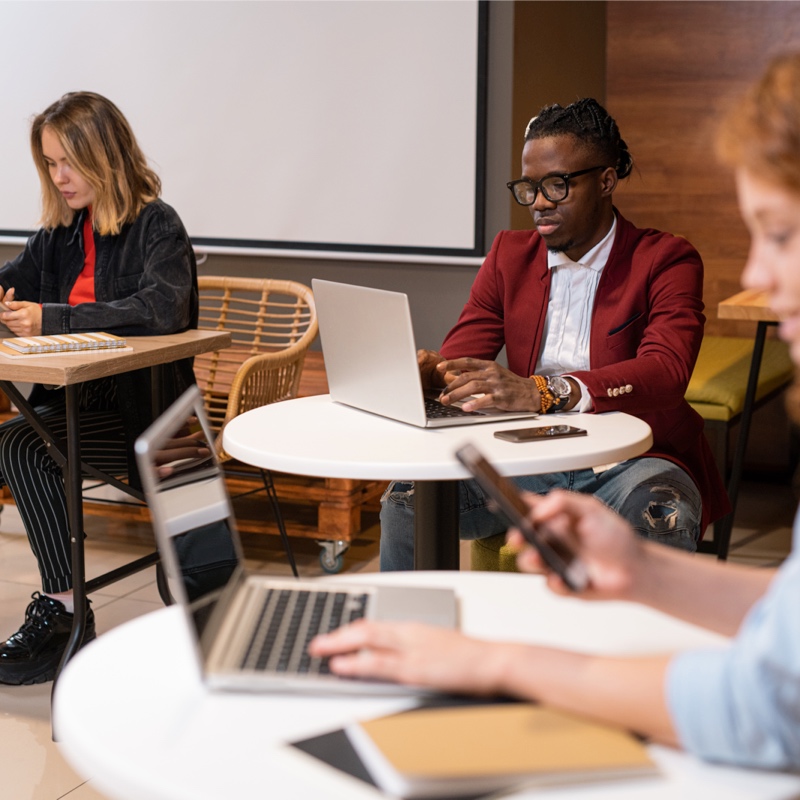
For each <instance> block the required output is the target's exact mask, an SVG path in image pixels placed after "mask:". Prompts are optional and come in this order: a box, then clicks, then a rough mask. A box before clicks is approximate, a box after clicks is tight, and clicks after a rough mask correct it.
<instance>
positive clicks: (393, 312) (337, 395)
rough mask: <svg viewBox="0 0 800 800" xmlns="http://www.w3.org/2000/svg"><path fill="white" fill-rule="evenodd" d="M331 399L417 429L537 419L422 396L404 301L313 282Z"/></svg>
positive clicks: (432, 394) (375, 291) (402, 297)
mask: <svg viewBox="0 0 800 800" xmlns="http://www.w3.org/2000/svg"><path fill="white" fill-rule="evenodd" d="M311 285H312V288H313V290H314V302H315V304H316V306H317V318H318V320H319V334H320V339H321V341H322V354H323V356H324V358H325V372H326V374H327V376H328V386H329V389H330V395H331V399H332V400H334V401H336V402H337V403H343V404H345V405H348V406H352V407H353V408H358V409H360V410H362V411H370V412H372V413H373V414H380V415H381V416H383V417H389V418H391V419H396V420H399V421H400V422H407V423H409V424H411V425H417V426H418V427H422V428H431V427H443V426H450V425H470V424H474V423H476V422H497V421H499V420H506V419H518V418H521V417H536V416H538V415H537V414H536V413H535V412H533V411H527V412H519V411H500V410H499V409H484V410H482V411H473V412H467V411H463V410H462V409H461V408H459V407H458V406H445V405H443V404H442V403H440V402H438V400H437V397H438V395H439V392H438V391H432V392H425V391H424V390H423V388H422V380H421V378H420V374H419V367H418V365H417V346H416V344H415V341H414V331H413V328H412V325H411V311H410V309H409V305H408V297H407V296H406V295H405V294H402V293H401V292H389V291H385V290H383V289H372V288H370V287H367V286H354V285H351V284H347V283H335V282H333V281H323V280H319V279H317V278H315V279H314V280H312V281H311Z"/></svg>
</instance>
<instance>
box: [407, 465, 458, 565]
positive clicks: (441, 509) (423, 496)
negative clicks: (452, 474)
mask: <svg viewBox="0 0 800 800" xmlns="http://www.w3.org/2000/svg"><path fill="white" fill-rule="evenodd" d="M458 484H459V481H415V482H414V569H458V568H459V554H460V548H459V539H458V528H459V524H458V518H459V503H458Z"/></svg>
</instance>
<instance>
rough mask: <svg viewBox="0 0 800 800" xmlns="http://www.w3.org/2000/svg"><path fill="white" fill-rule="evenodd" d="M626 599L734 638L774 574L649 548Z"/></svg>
mask: <svg viewBox="0 0 800 800" xmlns="http://www.w3.org/2000/svg"><path fill="white" fill-rule="evenodd" d="M645 545H646V546H645V548H644V552H643V557H642V560H641V564H640V569H639V570H638V571H637V575H636V580H635V582H634V585H633V587H632V589H631V592H630V596H629V597H628V598H627V599H630V600H634V601H636V602H639V603H643V604H644V605H648V606H650V607H652V608H656V609H658V610H659V611H664V612H666V613H668V614H672V615H673V616H675V617H679V618H680V619H683V620H686V621H688V622H692V623H694V624H696V625H702V626H703V627H705V628H709V629H710V630H714V631H717V632H718V633H722V634H725V635H728V636H730V635H733V634H734V633H736V631H737V629H738V628H739V625H740V624H741V622H742V620H743V619H744V617H745V615H746V614H747V612H748V611H749V610H750V608H751V607H752V606H753V604H754V603H755V602H756V601H757V600H758V599H759V598H760V597H761V596H762V595H763V594H764V593H765V592H766V590H767V587H768V586H769V583H770V581H771V580H772V578H773V576H774V574H775V571H774V570H771V569H760V568H754V567H745V566H740V565H736V564H729V563H721V562H719V561H716V560H712V559H706V558H703V557H701V556H687V555H686V553H683V552H681V551H678V550H674V549H672V548H669V547H665V546H664V545H661V544H656V543H653V542H646V543H645Z"/></svg>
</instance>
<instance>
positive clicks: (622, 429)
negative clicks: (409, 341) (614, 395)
mask: <svg viewBox="0 0 800 800" xmlns="http://www.w3.org/2000/svg"><path fill="white" fill-rule="evenodd" d="M558 422H569V423H570V424H573V425H577V426H578V427H581V428H586V430H587V432H588V433H587V435H586V436H580V437H575V438H571V439H556V440H554V441H545V442H535V443H527V444H524V443H523V444H515V443H512V442H507V441H503V440H500V439H496V438H495V437H494V432H495V431H497V430H505V429H508V428H524V427H530V426H536V425H549V424H553V423H558ZM298 431H302V435H298ZM223 441H224V443H225V450H226V451H227V452H228V453H230V454H231V455H232V456H233V457H234V458H236V459H238V460H239V461H241V462H243V463H245V464H252V465H253V466H256V467H261V468H265V469H270V470H273V469H274V470H278V471H280V472H288V473H291V474H296V475H327V476H330V477H331V478H356V479H365V480H392V479H396V480H408V481H415V482H416V483H415V486H414V506H415V514H414V525H415V534H414V560H415V567H416V569H458V565H459V538H458V528H459V521H458V518H459V508H458V506H459V503H458V482H459V481H461V480H463V479H465V478H468V477H469V473H468V472H467V470H466V469H465V468H464V467H463V466H461V464H460V463H459V462H458V461H457V460H456V458H455V455H454V453H455V450H456V448H457V447H458V446H460V445H461V444H463V443H464V442H468V441H469V442H474V443H475V445H476V446H477V447H478V448H479V449H480V450H481V451H482V452H484V453H486V455H487V457H488V458H489V459H490V460H492V461H493V462H494V463H495V464H497V468H498V469H499V470H500V471H501V472H503V473H505V474H506V475H533V474H537V473H546V472H560V471H562V470H573V469H583V468H586V467H593V466H597V465H598V464H608V463H611V462H616V461H624V460H625V459H627V458H633V457H634V456H638V455H641V454H642V453H644V452H646V451H647V449H648V448H649V447H650V445H651V444H652V441H653V439H652V433H651V431H650V428H649V426H648V425H647V424H646V423H645V422H642V420H640V419H638V418H637V417H633V416H630V415H628V414H622V413H610V414H554V415H550V416H548V417H547V418H546V419H542V418H539V419H534V420H524V419H523V420H520V419H517V420H505V421H500V422H482V423H476V424H474V425H464V426H455V427H450V428H432V429H426V428H417V427H415V426H414V425H406V424H404V423H402V422H397V421H395V420H392V419H387V418H385V417H380V416H377V415H376V414H369V413H367V412H365V411H358V410H356V409H354V408H350V407H348V406H344V405H341V404H340V403H334V402H333V401H332V400H331V399H330V395H318V396H314V397H303V398H298V399H296V400H286V401H284V402H282V403H273V404H272V405H269V406H263V407H262V408H254V409H253V410H251V411H247V412H246V413H244V414H241V415H239V416H238V417H236V418H235V419H233V420H231V421H230V422H229V423H228V425H227V427H226V428H225V431H224V433H223Z"/></svg>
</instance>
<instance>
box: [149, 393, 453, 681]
mask: <svg viewBox="0 0 800 800" xmlns="http://www.w3.org/2000/svg"><path fill="white" fill-rule="evenodd" d="M212 442H213V435H212V433H211V430H210V428H209V426H208V421H207V418H206V414H205V411H204V410H203V403H202V397H201V395H200V392H199V390H198V389H197V387H196V386H195V387H192V388H190V389H189V390H188V391H187V392H186V393H185V394H184V395H183V396H182V397H180V398H179V399H178V400H177V401H176V402H175V403H174V404H173V405H172V406H171V407H170V408H169V409H168V410H167V411H166V412H165V413H164V414H163V415H162V416H161V417H159V419H158V420H156V422H154V423H153V425H152V426H151V427H150V428H148V430H147V431H145V433H143V434H142V436H141V437H139V439H137V440H136V445H135V448H136V459H137V465H138V467H139V473H140V475H141V479H142V485H143V487H144V490H145V494H146V496H147V502H148V506H149V508H150V513H151V516H152V520H153V529H154V531H155V534H156V541H157V543H158V549H159V554H160V556H161V560H162V563H163V566H164V569H165V571H166V574H167V578H168V581H169V586H170V592H171V594H172V596H173V597H174V599H175V601H176V602H177V603H178V604H179V605H180V606H181V608H182V610H183V614H184V617H185V619H186V623H187V625H188V628H189V633H190V635H191V638H192V641H193V643H194V646H195V651H196V654H197V658H198V662H199V666H200V671H201V674H202V676H203V678H204V680H205V681H206V683H207V684H208V686H209V687H211V688H214V689H239V690H252V691H259V690H260V691H271V690H284V689H291V690H301V691H324V692H331V693H338V692H356V693H359V694H364V693H405V692H414V691H415V690H414V689H409V688H408V687H401V686H398V685H395V684H385V683H378V682H368V681H355V680H349V679H344V678H339V677H336V676H335V675H333V674H331V673H330V671H329V670H328V666H327V659H319V658H311V657H310V656H309V655H308V653H307V652H306V646H307V644H308V642H309V641H310V640H311V638H312V637H313V636H314V635H315V633H317V632H323V631H325V630H331V629H333V628H335V627H338V626H339V625H341V624H345V623H347V622H350V621H352V620H354V619H358V618H360V617H367V618H373V619H398V620H399V619H414V620H419V621H423V622H429V623H431V624H436V625H442V626H445V627H451V628H452V627H455V626H456V624H457V603H456V597H455V593H454V592H453V591H452V590H450V589H429V588H417V587H394V586H392V587H390V586H374V585H373V586H369V585H363V586H362V585H348V584H347V583H345V582H343V581H342V582H340V581H338V580H335V581H334V580H328V581H324V580H297V579H294V578H287V579H281V578H274V577H269V576H266V575H254V574H248V572H247V571H246V570H245V569H244V568H243V559H242V547H241V541H240V539H239V535H238V532H237V529H236V522H235V519H234V515H233V508H232V505H231V501H230V497H229V495H228V491H227V488H226V485H225V480H224V476H223V474H222V471H221V469H220V466H219V463H218V461H217V458H216V455H215V452H214V449H213V444H211V445H210V446H207V447H205V446H204V445H205V443H212Z"/></svg>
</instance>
